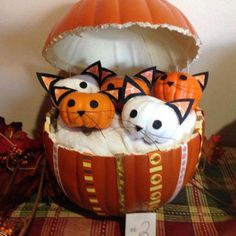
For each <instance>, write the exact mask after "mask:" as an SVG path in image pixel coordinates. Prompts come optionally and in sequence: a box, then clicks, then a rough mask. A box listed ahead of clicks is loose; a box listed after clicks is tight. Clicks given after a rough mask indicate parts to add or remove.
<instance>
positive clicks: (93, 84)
mask: <svg viewBox="0 0 236 236" xmlns="http://www.w3.org/2000/svg"><path fill="white" fill-rule="evenodd" d="M114 75H116V74H115V73H114V72H113V71H110V70H108V69H106V68H103V67H102V65H101V62H100V61H97V62H95V63H93V64H92V65H90V66H88V67H87V68H86V69H85V70H83V71H82V72H81V73H80V74H78V75H74V76H72V77H68V78H62V77H60V76H57V75H51V74H47V73H37V77H38V79H39V81H40V83H41V84H42V86H43V87H44V89H45V90H46V91H47V92H49V93H51V91H52V88H54V87H66V88H70V89H74V90H77V91H79V92H82V93H97V92H99V91H100V83H101V82H102V81H103V80H104V79H106V78H108V77H110V76H114Z"/></svg>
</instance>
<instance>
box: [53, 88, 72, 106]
mask: <svg viewBox="0 0 236 236" xmlns="http://www.w3.org/2000/svg"><path fill="white" fill-rule="evenodd" d="M75 91H76V90H74V89H70V88H67V87H53V88H52V90H51V97H52V100H53V102H54V104H55V105H56V106H59V104H60V102H61V101H62V99H63V98H64V97H65V96H67V95H68V94H70V93H72V92H75Z"/></svg>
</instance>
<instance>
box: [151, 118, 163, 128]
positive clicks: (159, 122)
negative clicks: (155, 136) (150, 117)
mask: <svg viewBox="0 0 236 236" xmlns="http://www.w3.org/2000/svg"><path fill="white" fill-rule="evenodd" d="M161 126H162V122H161V121H160V120H155V121H154V122H153V123H152V127H153V128H154V129H160V128H161Z"/></svg>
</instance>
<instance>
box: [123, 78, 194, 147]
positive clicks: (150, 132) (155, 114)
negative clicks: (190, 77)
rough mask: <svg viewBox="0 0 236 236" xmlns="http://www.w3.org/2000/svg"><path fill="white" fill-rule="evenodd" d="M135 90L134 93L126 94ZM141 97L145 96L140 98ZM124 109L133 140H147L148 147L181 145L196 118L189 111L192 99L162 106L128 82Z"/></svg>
mask: <svg viewBox="0 0 236 236" xmlns="http://www.w3.org/2000/svg"><path fill="white" fill-rule="evenodd" d="M131 88H133V90H134V91H136V92H135V93H132V94H129V92H127V91H126V90H127V89H128V90H130V89H131ZM140 95H142V96H140ZM123 97H124V99H123V101H125V102H126V103H125V105H124V107H123V110H122V113H121V115H122V123H123V125H124V128H125V129H126V130H127V131H129V133H130V134H131V136H132V138H133V139H142V138H143V139H144V140H145V141H146V142H148V143H157V144H160V143H166V142H173V143H174V142H175V141H180V140H182V138H183V135H184V133H186V131H187V132H189V135H190V134H191V133H192V132H193V129H194V126H195V122H196V116H195V112H194V111H193V112H192V113H191V114H190V115H189V113H190V110H191V107H192V104H193V99H179V100H174V101H171V102H163V101H162V100H159V99H157V98H154V97H151V96H145V95H144V94H143V92H142V91H141V90H140V89H139V86H138V85H137V84H136V83H135V82H134V81H133V80H131V79H128V78H126V80H125V88H124V92H123Z"/></svg>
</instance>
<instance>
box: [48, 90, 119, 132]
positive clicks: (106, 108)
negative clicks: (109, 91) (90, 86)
mask: <svg viewBox="0 0 236 236" xmlns="http://www.w3.org/2000/svg"><path fill="white" fill-rule="evenodd" d="M52 98H53V100H54V103H55V104H56V105H57V107H58V109H59V114H60V116H61V118H62V120H63V122H64V123H65V124H66V126H68V127H84V128H96V129H105V128H107V127H109V126H110V124H111V122H112V119H113V117H114V114H115V108H114V105H113V103H112V101H111V100H110V98H109V96H107V95H105V94H103V93H80V92H78V91H75V90H72V89H68V88H61V87H55V88H54V89H53V93H52Z"/></svg>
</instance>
